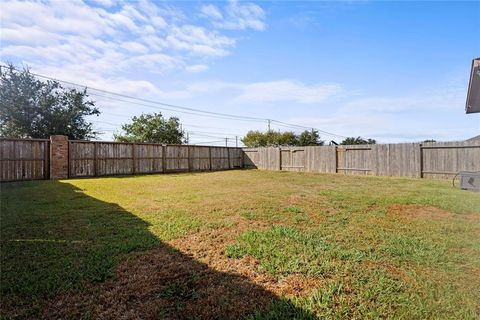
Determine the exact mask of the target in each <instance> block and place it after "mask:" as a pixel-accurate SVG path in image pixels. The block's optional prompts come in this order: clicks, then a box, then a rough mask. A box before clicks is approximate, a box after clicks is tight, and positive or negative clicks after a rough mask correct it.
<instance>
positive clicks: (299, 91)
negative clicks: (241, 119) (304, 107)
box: [237, 80, 342, 104]
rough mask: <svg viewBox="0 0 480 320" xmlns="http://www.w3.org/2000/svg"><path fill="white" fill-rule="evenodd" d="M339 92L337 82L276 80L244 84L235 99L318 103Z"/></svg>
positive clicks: (257, 101)
mask: <svg viewBox="0 0 480 320" xmlns="http://www.w3.org/2000/svg"><path fill="white" fill-rule="evenodd" d="M341 92H342V87H341V86H340V85H338V84H317V85H307V84H304V83H302V82H299V81H292V80H278V81H268V82H257V83H252V84H247V85H244V86H243V87H242V93H241V94H240V95H239V96H238V97H237V99H238V100H242V101H248V102H251V103H273V102H280V101H282V102H296V103H302V104H304V103H320V102H324V101H325V100H327V99H328V98H331V97H333V96H336V95H338V94H340V93H341Z"/></svg>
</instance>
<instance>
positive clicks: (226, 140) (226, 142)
mask: <svg viewBox="0 0 480 320" xmlns="http://www.w3.org/2000/svg"><path fill="white" fill-rule="evenodd" d="M225 147H228V138H225Z"/></svg>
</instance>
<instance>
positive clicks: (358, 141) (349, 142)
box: [340, 137, 377, 145]
mask: <svg viewBox="0 0 480 320" xmlns="http://www.w3.org/2000/svg"><path fill="white" fill-rule="evenodd" d="M376 143H377V141H376V140H375V139H364V138H362V137H356V138H355V137H348V138H345V139H343V141H342V142H341V143H340V144H342V145H352V144H376Z"/></svg>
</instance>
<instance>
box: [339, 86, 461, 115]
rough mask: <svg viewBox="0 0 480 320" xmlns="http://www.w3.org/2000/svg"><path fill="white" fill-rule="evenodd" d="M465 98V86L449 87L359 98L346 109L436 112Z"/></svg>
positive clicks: (357, 110) (355, 110) (447, 108)
mask: <svg viewBox="0 0 480 320" xmlns="http://www.w3.org/2000/svg"><path fill="white" fill-rule="evenodd" d="M464 100H465V89H464V88H451V87H448V88H442V89H435V90H426V91H425V92H422V93H421V94H420V93H415V94H410V95H405V96H397V97H388V96H386V97H381V96H377V97H365V98H359V99H355V100H353V101H351V102H349V103H347V104H346V105H345V109H346V111H349V112H386V113H398V112H406V111H416V112H420V111H431V112H435V111H441V110H443V111H444V110H451V109H455V108H457V107H458V104H459V103H461V102H464Z"/></svg>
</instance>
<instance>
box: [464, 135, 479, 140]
mask: <svg viewBox="0 0 480 320" xmlns="http://www.w3.org/2000/svg"><path fill="white" fill-rule="evenodd" d="M477 140H480V135H478V136H476V137H473V138H470V139H467V140H466V141H477Z"/></svg>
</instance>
